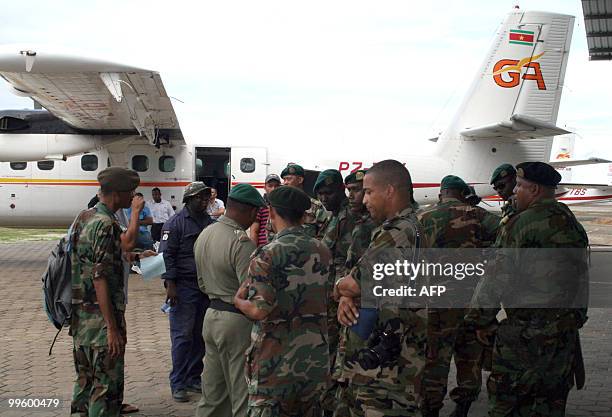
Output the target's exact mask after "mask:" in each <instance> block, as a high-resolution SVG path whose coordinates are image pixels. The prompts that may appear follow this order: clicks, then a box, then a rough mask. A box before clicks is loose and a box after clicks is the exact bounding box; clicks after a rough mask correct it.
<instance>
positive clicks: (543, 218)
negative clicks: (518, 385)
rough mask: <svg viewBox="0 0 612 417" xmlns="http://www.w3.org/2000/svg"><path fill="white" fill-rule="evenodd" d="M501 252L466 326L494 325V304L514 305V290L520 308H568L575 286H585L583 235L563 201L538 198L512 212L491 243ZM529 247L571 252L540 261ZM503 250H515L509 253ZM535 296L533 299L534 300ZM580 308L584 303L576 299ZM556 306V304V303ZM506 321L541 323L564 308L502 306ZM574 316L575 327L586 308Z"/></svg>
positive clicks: (548, 255)
mask: <svg viewBox="0 0 612 417" xmlns="http://www.w3.org/2000/svg"><path fill="white" fill-rule="evenodd" d="M496 246H498V247H499V248H502V250H500V251H499V252H498V253H497V255H496V258H495V270H494V271H493V273H491V274H488V275H487V276H486V277H485V279H483V280H482V281H481V282H480V283H479V285H478V287H477V289H476V293H475V294H474V300H473V303H474V305H475V306H486V307H488V306H495V308H474V309H472V310H471V311H470V312H469V314H468V315H467V317H466V320H468V322H469V323H471V324H474V325H476V326H478V327H486V326H488V325H489V324H491V323H494V322H495V315H496V314H497V312H498V311H499V309H500V307H499V306H500V304H501V303H503V304H504V305H505V306H513V305H516V302H517V299H516V298H517V297H516V294H517V292H516V291H515V289H520V290H521V291H520V292H519V293H520V294H521V300H519V301H520V302H521V305H523V304H524V303H533V304H534V305H542V304H543V303H546V302H548V300H555V299H560V300H565V299H567V305H568V306H570V305H572V303H575V302H576V301H577V300H578V298H579V297H588V295H585V294H583V293H577V291H576V288H583V289H584V288H585V287H584V284H585V283H586V285H587V288H588V262H587V250H586V248H587V246H588V237H587V234H586V232H585V230H584V228H583V227H582V225H581V224H580V223H579V222H578V220H577V219H576V217H575V216H574V214H573V213H572V212H571V211H570V209H569V208H568V207H567V206H566V205H565V204H563V203H560V202H558V201H556V200H555V199H544V200H540V201H538V202H535V203H533V204H532V205H531V206H530V207H528V208H527V209H526V210H524V211H522V212H519V213H517V214H515V215H514V216H513V217H512V218H511V219H510V220H509V221H508V223H507V224H506V225H505V226H504V227H502V229H501V230H500V232H499V236H498V239H497V242H496ZM525 248H533V249H562V248H575V249H577V250H575V251H571V252H570V251H547V252H544V253H545V256H544V257H543V256H542V255H541V254H540V253H541V252H540V251H537V250H530V251H526V250H518V249H525ZM509 249H517V250H512V251H510V250H509ZM581 249H584V250H581ZM538 297H539V298H538ZM579 301H580V304H586V302H585V301H584V300H579ZM556 304H558V302H557V303H556ZM505 310H506V313H507V315H508V318H509V319H519V320H521V319H525V320H534V319H536V318H539V319H542V320H543V321H547V320H549V319H552V318H556V317H560V316H563V315H565V314H567V313H568V312H570V310H569V309H562V308H546V309H544V308H505ZM572 312H573V313H577V319H578V322H579V325H581V324H582V323H583V322H584V321H586V308H580V309H577V310H576V311H573V310H572Z"/></svg>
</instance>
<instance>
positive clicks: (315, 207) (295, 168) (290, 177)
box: [281, 164, 329, 239]
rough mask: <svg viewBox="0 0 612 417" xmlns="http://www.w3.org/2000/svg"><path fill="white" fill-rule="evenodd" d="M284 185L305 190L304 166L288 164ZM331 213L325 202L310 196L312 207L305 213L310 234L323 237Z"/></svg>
mask: <svg viewBox="0 0 612 417" xmlns="http://www.w3.org/2000/svg"><path fill="white" fill-rule="evenodd" d="M281 178H282V179H283V185H289V186H291V187H295V188H297V189H300V190H302V191H304V168H302V167H301V166H300V165H297V164H288V165H287V167H286V168H285V169H283V171H282V172H281ZM328 216H329V213H328V212H327V211H326V210H325V208H324V207H323V204H321V202H320V201H319V200H317V199H314V198H312V197H310V207H309V208H308V210H306V213H305V215H304V228H305V229H306V231H307V233H308V235H309V236H312V237H315V238H317V239H321V238H322V237H323V233H324V229H325V227H324V224H325V223H326V222H327V218H328Z"/></svg>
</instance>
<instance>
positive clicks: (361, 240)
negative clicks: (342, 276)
mask: <svg viewBox="0 0 612 417" xmlns="http://www.w3.org/2000/svg"><path fill="white" fill-rule="evenodd" d="M374 229H376V224H374V220H372V217H371V216H370V213H368V212H367V211H366V212H365V213H363V214H362V215H361V216H359V217H358V218H356V219H355V227H354V228H353V232H352V233H351V245H350V246H349V248H348V251H347V254H346V269H347V270H350V269H351V268H352V267H354V266H355V265H356V264H357V261H358V260H359V258H361V256H362V255H363V254H364V252H365V251H366V249H367V248H368V246H370V240H371V239H372V231H374Z"/></svg>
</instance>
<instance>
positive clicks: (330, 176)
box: [314, 169, 344, 193]
mask: <svg viewBox="0 0 612 417" xmlns="http://www.w3.org/2000/svg"><path fill="white" fill-rule="evenodd" d="M332 184H344V182H343V181H342V174H341V173H340V171H338V170H337V169H326V170H325V171H322V172H321V173H320V174H319V176H318V177H317V180H316V181H315V184H314V192H315V193H316V192H317V190H318V189H319V187H321V186H323V185H332Z"/></svg>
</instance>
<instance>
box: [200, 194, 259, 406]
mask: <svg viewBox="0 0 612 417" xmlns="http://www.w3.org/2000/svg"><path fill="white" fill-rule="evenodd" d="M264 204H265V202H264V199H263V198H262V197H261V195H260V194H259V191H257V190H256V189H255V188H254V187H253V186H251V185H249V184H238V185H236V186H235V187H232V190H231V191H230V193H229V195H228V199H227V209H226V211H225V215H223V216H221V217H219V220H218V221H217V223H215V224H213V225H211V226H209V227H207V228H206V229H204V231H203V232H202V233H201V234H200V237H199V238H198V240H197V241H196V244H195V247H194V252H195V257H196V265H197V268H198V282H199V284H200V289H201V290H202V292H204V293H205V294H207V295H208V297H209V298H210V307H209V308H208V310H207V311H206V316H205V317H204V330H203V332H202V335H203V337H204V342H205V344H206V355H205V356H204V373H203V375H202V379H203V384H202V398H201V399H200V402H199V403H198V406H197V408H196V416H197V417H205V416H210V417H223V416H227V417H231V416H234V417H244V416H246V411H247V395H248V394H247V385H246V382H245V379H244V360H245V358H244V352H245V351H246V350H247V348H248V347H249V342H250V334H251V328H252V327H253V324H252V322H251V321H250V320H249V319H248V318H246V317H245V316H244V315H243V314H242V312H241V311H240V310H238V309H237V308H236V307H235V306H234V295H235V294H236V291H238V288H239V287H240V284H241V283H242V282H243V281H244V280H245V279H246V277H247V269H248V266H249V262H250V258H251V254H252V253H253V251H254V250H255V248H256V246H255V244H254V243H253V242H252V241H251V239H249V237H248V235H247V234H246V232H245V230H246V229H248V228H249V226H251V224H252V223H253V221H254V220H255V217H256V216H257V211H258V208H259V207H263V206H264Z"/></svg>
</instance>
